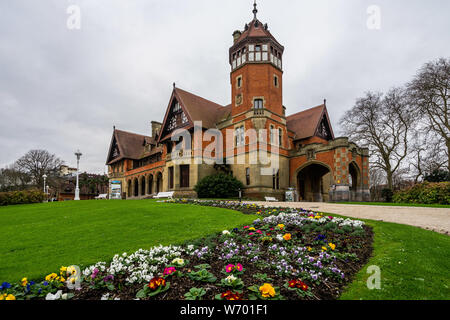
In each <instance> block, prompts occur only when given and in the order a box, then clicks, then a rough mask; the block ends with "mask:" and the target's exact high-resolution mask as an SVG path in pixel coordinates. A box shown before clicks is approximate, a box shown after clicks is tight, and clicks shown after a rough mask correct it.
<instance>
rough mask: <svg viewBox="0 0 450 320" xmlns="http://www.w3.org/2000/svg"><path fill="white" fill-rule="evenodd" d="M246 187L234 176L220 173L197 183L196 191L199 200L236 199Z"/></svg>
mask: <svg viewBox="0 0 450 320" xmlns="http://www.w3.org/2000/svg"><path fill="white" fill-rule="evenodd" d="M243 188H244V185H243V184H242V182H240V181H239V180H238V179H236V178H235V177H233V176H232V175H228V174H224V173H218V174H216V175H212V176H208V177H206V178H204V179H202V180H201V181H199V182H198V183H197V185H196V186H195V187H194V190H195V191H196V192H197V195H198V197H199V198H220V199H226V198H235V197H238V196H239V189H243Z"/></svg>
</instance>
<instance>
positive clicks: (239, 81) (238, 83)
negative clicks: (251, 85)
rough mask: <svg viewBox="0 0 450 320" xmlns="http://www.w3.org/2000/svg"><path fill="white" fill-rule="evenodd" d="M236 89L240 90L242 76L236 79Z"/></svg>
mask: <svg viewBox="0 0 450 320" xmlns="http://www.w3.org/2000/svg"><path fill="white" fill-rule="evenodd" d="M237 87H238V88H241V87H242V76H239V77H238V78H237Z"/></svg>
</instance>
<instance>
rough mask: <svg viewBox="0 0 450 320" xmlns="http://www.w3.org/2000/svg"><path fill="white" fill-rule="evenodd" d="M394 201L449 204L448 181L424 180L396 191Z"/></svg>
mask: <svg viewBox="0 0 450 320" xmlns="http://www.w3.org/2000/svg"><path fill="white" fill-rule="evenodd" d="M393 200H394V202H396V203H420V204H450V182H440V183H429V182H424V183H421V184H416V185H415V186H413V187H411V188H409V189H406V190H402V191H399V192H397V193H396V194H395V195H394V199H393Z"/></svg>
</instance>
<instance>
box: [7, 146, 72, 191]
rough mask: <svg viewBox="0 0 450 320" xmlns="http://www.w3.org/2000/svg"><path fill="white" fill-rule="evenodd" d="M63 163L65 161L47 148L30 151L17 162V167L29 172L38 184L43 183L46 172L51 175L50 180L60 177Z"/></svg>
mask: <svg viewBox="0 0 450 320" xmlns="http://www.w3.org/2000/svg"><path fill="white" fill-rule="evenodd" d="M63 164H64V161H62V160H61V159H59V158H58V157H56V156H55V155H54V154H50V153H49V152H48V151H46V150H31V151H28V153H27V154H25V155H24V156H23V157H22V158H20V159H19V160H17V162H16V166H17V168H19V169H20V170H21V171H22V172H25V173H28V174H29V175H30V176H31V178H32V181H33V183H34V184H35V185H36V186H41V185H43V183H44V182H43V180H44V179H43V175H44V174H45V175H47V176H48V177H49V180H48V181H51V179H52V178H56V177H58V175H59V171H60V168H61V166H62V165H63Z"/></svg>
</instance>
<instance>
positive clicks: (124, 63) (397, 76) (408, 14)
mask: <svg viewBox="0 0 450 320" xmlns="http://www.w3.org/2000/svg"><path fill="white" fill-rule="evenodd" d="M258 3H259V5H258V9H259V13H258V18H259V19H260V20H261V21H262V22H264V23H265V22H267V23H268V25H269V29H270V31H271V32H272V34H273V35H274V36H275V37H276V38H277V39H278V41H279V42H280V43H281V44H283V45H284V46H285V54H284V64H283V66H284V105H285V106H286V107H287V113H288V114H293V113H296V112H299V111H301V110H304V109H306V108H309V107H313V106H316V105H319V104H321V103H322V101H323V99H324V98H326V99H327V101H328V109H329V113H330V117H331V120H332V122H333V126H334V130H335V133H336V135H339V119H340V117H341V116H342V114H343V113H344V112H345V111H346V110H347V109H349V108H351V107H352V106H353V104H354V102H355V100H356V98H358V97H360V96H362V95H363V94H364V92H365V91H368V90H381V91H385V90H387V89H389V88H390V87H392V86H398V85H402V84H404V83H405V82H407V81H409V80H410V79H411V78H412V76H413V75H414V74H415V73H416V71H417V69H418V68H420V67H421V66H422V65H423V64H424V63H425V62H427V61H430V60H434V59H436V58H438V57H442V56H447V57H448V56H449V53H450V41H449V40H450V19H448V13H449V12H450V1H448V0H430V1H425V0H371V1H365V0H314V1H313V0H309V1H305V0H259V1H258ZM252 4H253V1H252V0H223V1H219V0H183V1H180V0H158V1H155V0H39V1H31V0H0V119H1V120H0V166H1V167H3V166H5V165H7V164H11V163H13V162H14V161H15V160H16V159H18V158H19V157H21V156H22V155H23V154H25V153H26V152H27V151H28V150H30V149H47V150H49V151H50V152H51V153H55V154H56V155H57V156H59V157H60V158H61V159H63V160H65V161H66V162H67V163H68V164H69V165H71V166H73V165H75V156H74V155H73V152H74V151H75V150H76V149H78V148H79V149H80V150H81V151H82V152H83V157H82V162H81V170H83V171H85V170H87V171H90V172H93V173H102V172H104V170H105V165H104V164H105V160H106V156H107V151H108V147H109V143H110V140H111V135H112V128H113V125H116V127H117V128H119V129H122V130H127V131H132V132H137V133H141V134H148V135H149V134H150V122H151V121H152V120H156V121H162V120H163V117H164V113H165V110H166V107H167V104H168V100H169V98H170V94H171V90H172V83H173V82H176V83H177V86H178V87H180V88H183V89H185V90H188V91H190V92H193V93H195V94H198V95H200V96H202V97H205V98H207V99H209V100H213V101H215V102H217V103H219V104H222V105H227V104H229V103H230V101H231V90H230V79H229V72H230V66H229V64H228V49H229V47H230V46H231V45H232V43H233V38H232V33H233V31H234V30H236V29H240V30H242V29H243V27H244V24H245V23H247V22H250V21H251V20H252V17H253V15H252V13H251V11H252ZM70 5H78V6H79V8H80V9H81V29H80V30H70V29H68V28H67V19H68V18H69V14H67V8H68V7H69V6H70ZM370 5H378V6H379V8H380V9H381V29H380V30H371V29H369V28H368V27H367V20H368V18H369V15H368V13H367V9H368V7H369V6H370Z"/></svg>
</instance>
